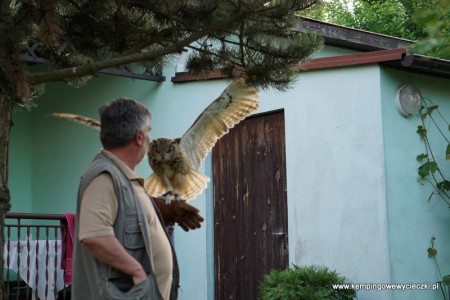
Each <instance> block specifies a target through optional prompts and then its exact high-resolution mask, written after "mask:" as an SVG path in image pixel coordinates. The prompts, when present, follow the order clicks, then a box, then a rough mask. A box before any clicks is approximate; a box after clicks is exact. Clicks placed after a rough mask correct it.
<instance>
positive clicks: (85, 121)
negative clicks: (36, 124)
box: [47, 113, 100, 130]
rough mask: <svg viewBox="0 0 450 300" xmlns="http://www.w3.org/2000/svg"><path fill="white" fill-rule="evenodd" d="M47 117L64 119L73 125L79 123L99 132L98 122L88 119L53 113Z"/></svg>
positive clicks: (74, 115)
mask: <svg viewBox="0 0 450 300" xmlns="http://www.w3.org/2000/svg"><path fill="white" fill-rule="evenodd" d="M47 117H54V118H62V119H66V120H69V121H72V122H75V123H79V124H82V125H85V126H89V127H93V128H96V129H99V130H100V121H98V120H95V119H92V118H89V117H85V116H81V115H76V114H67V113H53V114H48V115H47Z"/></svg>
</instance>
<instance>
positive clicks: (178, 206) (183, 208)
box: [155, 198, 204, 231]
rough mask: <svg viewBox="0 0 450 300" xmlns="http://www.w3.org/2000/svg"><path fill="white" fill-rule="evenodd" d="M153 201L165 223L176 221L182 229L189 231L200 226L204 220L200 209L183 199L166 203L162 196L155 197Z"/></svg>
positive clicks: (170, 223) (171, 223)
mask: <svg viewBox="0 0 450 300" xmlns="http://www.w3.org/2000/svg"><path fill="white" fill-rule="evenodd" d="M155 202H156V205H157V206H158V208H159V210H160V211H161V215H162V217H163V219H164V222H165V223H166V225H169V226H170V225H173V224H174V223H177V224H178V225H179V226H180V227H181V228H183V230H184V231H189V230H194V229H198V228H200V227H201V223H202V222H203V221H204V219H203V217H202V216H201V215H200V211H199V210H198V209H197V208H196V207H194V206H192V205H190V204H188V203H187V202H186V201H184V200H181V201H171V203H170V204H168V205H166V204H165V201H164V199H162V198H157V199H155Z"/></svg>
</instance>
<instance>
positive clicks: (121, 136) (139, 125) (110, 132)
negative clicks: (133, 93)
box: [99, 98, 151, 149]
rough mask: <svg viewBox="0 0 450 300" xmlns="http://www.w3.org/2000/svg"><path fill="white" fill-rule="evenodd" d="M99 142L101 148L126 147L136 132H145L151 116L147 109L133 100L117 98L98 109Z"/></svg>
mask: <svg viewBox="0 0 450 300" xmlns="http://www.w3.org/2000/svg"><path fill="white" fill-rule="evenodd" d="M99 113H100V122H101V127H100V141H101V142H102V145H103V148H105V149H114V148H119V147H123V146H125V145H127V144H128V143H129V142H130V141H132V140H133V139H134V136H135V134H136V131H138V130H141V131H143V132H145V130H146V126H147V120H149V119H150V117H151V115H150V112H149V111H148V109H147V108H146V107H145V106H144V105H143V104H141V103H139V102H137V101H136V100H133V99H128V98H119V99H116V100H114V101H112V102H110V103H108V104H105V105H103V106H101V107H100V109H99Z"/></svg>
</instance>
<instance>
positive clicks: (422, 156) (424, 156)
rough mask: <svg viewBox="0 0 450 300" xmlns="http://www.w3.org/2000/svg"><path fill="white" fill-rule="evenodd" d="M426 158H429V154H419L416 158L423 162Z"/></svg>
mask: <svg viewBox="0 0 450 300" xmlns="http://www.w3.org/2000/svg"><path fill="white" fill-rule="evenodd" d="M425 158H428V154H426V153H422V154H419V155H417V157H416V159H417V161H421V160H423V159H425Z"/></svg>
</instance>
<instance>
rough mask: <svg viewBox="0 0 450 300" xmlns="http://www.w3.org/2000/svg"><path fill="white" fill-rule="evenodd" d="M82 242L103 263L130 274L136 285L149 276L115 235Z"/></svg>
mask: <svg viewBox="0 0 450 300" xmlns="http://www.w3.org/2000/svg"><path fill="white" fill-rule="evenodd" d="M81 243H82V244H83V245H85V246H86V247H87V248H88V249H89V250H90V251H91V253H92V255H93V256H94V257H95V258H96V259H98V260H99V261H101V262H102V263H104V264H106V265H109V266H111V267H113V268H114V269H117V270H120V271H122V272H123V273H125V274H128V275H130V276H131V277H132V278H133V283H134V284H135V285H136V284H138V283H140V282H142V281H144V280H145V279H146V278H147V274H146V273H145V271H144V269H143V268H142V265H141V264H140V263H139V262H138V261H137V260H136V259H135V258H134V257H132V256H131V255H130V254H128V252H127V251H126V250H125V248H124V247H123V246H122V244H120V242H119V240H117V238H116V237H115V236H106V237H96V238H86V239H84V240H82V241H81Z"/></svg>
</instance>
